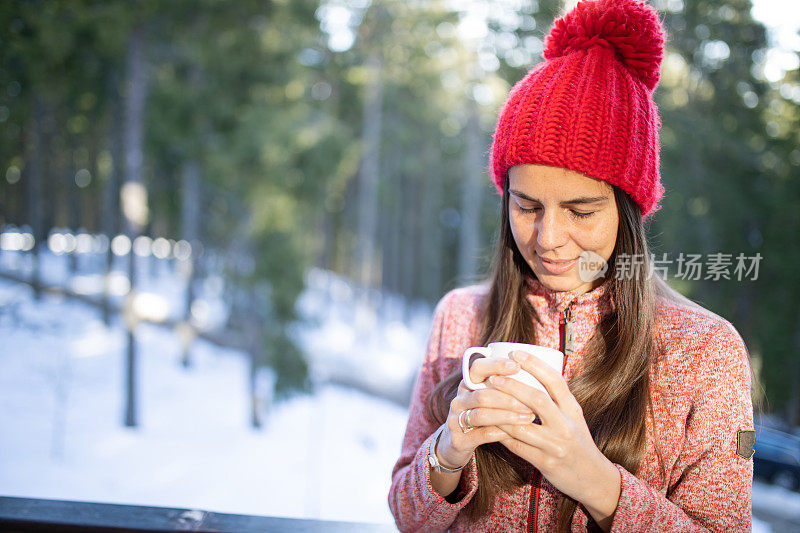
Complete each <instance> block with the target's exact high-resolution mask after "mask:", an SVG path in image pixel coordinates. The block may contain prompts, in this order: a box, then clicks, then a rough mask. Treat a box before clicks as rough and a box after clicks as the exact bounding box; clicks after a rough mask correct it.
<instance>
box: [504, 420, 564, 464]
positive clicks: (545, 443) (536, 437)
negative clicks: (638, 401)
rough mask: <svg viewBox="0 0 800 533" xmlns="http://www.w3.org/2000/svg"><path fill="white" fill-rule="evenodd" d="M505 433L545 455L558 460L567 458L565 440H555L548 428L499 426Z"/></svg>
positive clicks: (512, 425)
mask: <svg viewBox="0 0 800 533" xmlns="http://www.w3.org/2000/svg"><path fill="white" fill-rule="evenodd" d="M499 427H500V429H502V430H503V431H504V432H506V433H507V434H508V435H509V436H510V437H512V438H514V439H515V440H517V441H519V442H522V443H524V444H525V445H527V446H529V447H531V448H535V449H537V450H539V451H540V452H541V453H542V454H543V455H545V456H548V457H553V458H556V459H563V458H565V457H566V456H567V446H566V444H565V443H564V441H563V440H559V439H556V438H553V435H552V432H550V431H549V430H548V429H547V428H544V427H541V426H536V425H533V424H529V425H527V426H525V425H519V424H516V425H515V424H502V425H500V426H499Z"/></svg>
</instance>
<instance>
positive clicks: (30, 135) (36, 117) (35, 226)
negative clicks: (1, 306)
mask: <svg viewBox="0 0 800 533" xmlns="http://www.w3.org/2000/svg"><path fill="white" fill-rule="evenodd" d="M32 100H33V102H32V112H31V118H30V123H29V125H28V129H27V138H26V142H25V150H26V152H27V156H26V158H25V159H26V163H27V164H26V165H25V169H26V178H27V179H26V180H25V183H26V196H27V198H26V200H27V204H28V208H27V210H28V217H29V220H28V222H29V223H30V225H31V232H32V233H33V237H34V239H35V244H34V248H33V250H32V251H31V255H32V257H33V268H32V271H31V286H32V287H33V294H34V298H35V299H36V300H39V299H40V298H41V295H42V285H41V271H40V268H39V263H40V261H39V257H40V253H41V250H42V246H44V244H45V240H46V239H47V233H46V232H45V229H44V224H43V221H42V140H43V139H42V116H43V114H44V110H43V106H42V102H41V100H40V99H39V96H38V95H36V94H34V95H33V97H32Z"/></svg>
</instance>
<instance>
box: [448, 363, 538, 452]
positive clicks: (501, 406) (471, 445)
mask: <svg viewBox="0 0 800 533" xmlns="http://www.w3.org/2000/svg"><path fill="white" fill-rule="evenodd" d="M519 368H520V366H519V364H518V363H516V362H515V361H511V360H508V359H505V360H503V359H487V358H483V357H482V358H480V359H476V360H475V362H474V363H472V366H471V367H470V371H469V377H470V379H471V380H472V381H473V382H474V383H480V382H483V381H485V380H486V379H487V378H488V377H489V376H506V375H510V374H514V373H516V372H518V371H519ZM467 410H471V411H470V412H469V418H468V420H467V422H468V423H469V424H470V425H471V426H473V427H474V428H475V429H473V430H470V431H468V432H467V433H464V432H463V430H462V429H461V427H460V426H459V424H458V417H459V416H461V414H462V413H463V412H464V411H467ZM533 418H534V415H533V411H532V410H531V409H530V408H528V407H527V406H526V405H525V404H523V403H522V402H520V401H519V400H517V399H516V398H514V397H513V396H511V395H509V394H507V393H505V392H501V391H498V390H495V389H492V388H491V387H489V388H486V389H481V390H477V391H473V390H470V389H468V388H467V386H466V385H464V382H463V381H462V382H461V383H460V384H459V385H458V394H457V395H456V397H455V398H453V400H452V401H451V402H450V412H449V413H448V415H447V423H446V424H445V430H444V431H443V432H442V434H441V435H440V437H439V443H438V445H437V446H436V454H437V456H438V458H439V461H440V462H441V463H442V465H443V466H446V467H451V468H456V467H458V466H461V465H463V464H466V463H467V462H468V461H469V459H470V457H472V454H473V453H474V452H475V448H477V447H478V446H480V445H481V444H486V443H489V442H499V441H500V440H502V439H508V438H509V435H508V434H507V433H506V432H505V431H503V430H502V429H500V427H498V426H500V425H504V426H508V427H510V426H514V425H517V424H530V423H531V422H532V421H533Z"/></svg>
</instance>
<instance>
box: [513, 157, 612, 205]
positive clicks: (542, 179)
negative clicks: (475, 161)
mask: <svg viewBox="0 0 800 533" xmlns="http://www.w3.org/2000/svg"><path fill="white" fill-rule="evenodd" d="M508 179H509V184H508V185H509V188H510V189H514V190H517V191H520V192H523V193H525V194H527V195H528V196H536V197H537V198H539V197H545V196H547V197H551V196H552V197H559V198H561V197H563V196H576V195H580V196H584V195H593V196H598V195H603V194H611V193H613V187H611V185H609V184H608V183H606V182H605V181H600V180H598V179H594V178H590V177H588V176H586V175H585V174H581V173H580V172H576V171H574V170H568V169H566V168H561V167H549V166H546V165H516V166H513V167H511V169H510V170H509V171H508Z"/></svg>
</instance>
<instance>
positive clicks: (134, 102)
mask: <svg viewBox="0 0 800 533" xmlns="http://www.w3.org/2000/svg"><path fill="white" fill-rule="evenodd" d="M144 45H145V36H144V28H143V25H141V24H140V25H138V26H136V27H135V28H134V29H133V30H132V31H131V34H130V36H129V38H128V51H127V58H126V70H127V73H126V78H127V87H126V93H125V119H124V120H125V141H124V142H125V185H124V186H123V188H122V193H121V194H122V196H121V198H120V200H121V202H122V210H123V214H124V216H125V222H126V233H127V235H128V238H129V239H130V240H131V243H133V240H134V239H135V238H136V237H137V236H139V234H140V232H141V231H142V228H143V227H144V226H145V224H146V221H147V193H146V190H145V187H144V183H143V179H142V166H143V162H144V151H143V144H144V112H145V100H146V97H147V75H146V72H145V57H144ZM128 257H129V261H128V277H129V280H130V287H131V289H130V293H129V295H128V312H129V313H131V314H133V310H132V309H131V307H132V303H133V302H132V297H133V296H134V295H135V290H136V268H135V266H136V261H135V259H134V258H135V255H134V254H133V251H131V253H129V254H128ZM132 318H133V319H132V320H131V321H130V322H129V324H128V351H127V363H128V364H127V373H126V390H127V398H126V408H125V425H126V426H128V427H133V426H136V425H137V412H136V339H135V335H134V328H135V323H136V319H135V317H132Z"/></svg>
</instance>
